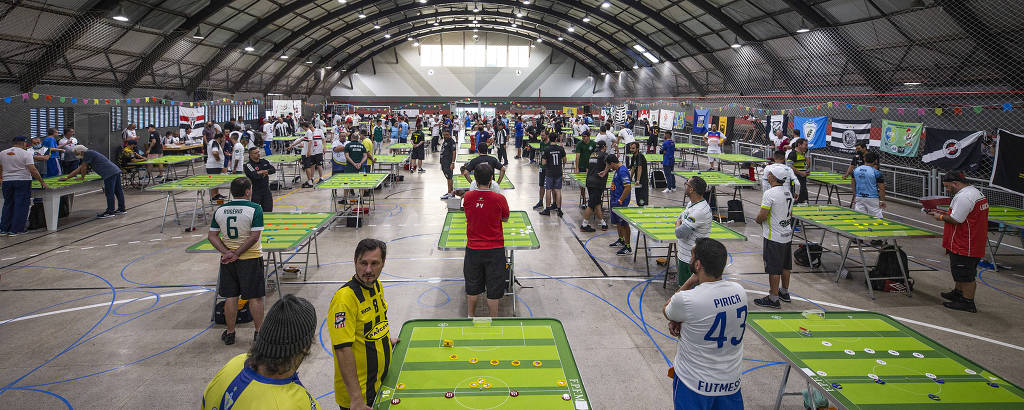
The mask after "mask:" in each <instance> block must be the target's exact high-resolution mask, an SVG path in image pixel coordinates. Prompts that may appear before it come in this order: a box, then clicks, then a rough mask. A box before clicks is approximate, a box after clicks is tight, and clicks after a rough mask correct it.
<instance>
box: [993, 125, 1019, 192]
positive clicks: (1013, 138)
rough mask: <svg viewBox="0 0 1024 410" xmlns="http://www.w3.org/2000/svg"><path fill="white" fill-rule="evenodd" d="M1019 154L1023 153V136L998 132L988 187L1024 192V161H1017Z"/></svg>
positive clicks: (1003, 131)
mask: <svg viewBox="0 0 1024 410" xmlns="http://www.w3.org/2000/svg"><path fill="white" fill-rule="evenodd" d="M1021 152H1024V135H1020V134H1014V133H1012V132H1009V131H1007V130H1003V129H1001V130H999V136H998V138H996V157H995V163H994V164H993V165H992V177H991V178H990V179H989V185H992V186H995V187H999V188H1003V189H1007V190H1010V191H1013V192H1024V161H1021V160H1020V159H1019V157H1020V153H1021Z"/></svg>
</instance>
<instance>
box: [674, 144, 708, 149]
mask: <svg viewBox="0 0 1024 410" xmlns="http://www.w3.org/2000/svg"><path fill="white" fill-rule="evenodd" d="M676 149H704V146H703V145H697V144H686V143H683V144H676Z"/></svg>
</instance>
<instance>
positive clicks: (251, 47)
mask: <svg viewBox="0 0 1024 410" xmlns="http://www.w3.org/2000/svg"><path fill="white" fill-rule="evenodd" d="M245 51H248V52H250V53H251V52H253V51H256V49H255V48H253V46H252V45H248V46H245Z"/></svg>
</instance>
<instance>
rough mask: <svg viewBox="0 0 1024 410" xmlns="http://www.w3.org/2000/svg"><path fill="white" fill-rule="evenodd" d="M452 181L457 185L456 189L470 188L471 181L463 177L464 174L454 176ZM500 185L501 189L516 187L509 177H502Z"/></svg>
mask: <svg viewBox="0 0 1024 410" xmlns="http://www.w3.org/2000/svg"><path fill="white" fill-rule="evenodd" d="M452 183H453V186H454V187H455V190H468V189H469V185H470V183H469V182H466V178H463V177H462V175H455V176H454V177H453V178H452ZM492 183H493V181H492ZM498 187H499V188H501V189H516V187H515V185H513V184H512V181H510V180H509V179H508V178H505V179H502V180H501V184H498Z"/></svg>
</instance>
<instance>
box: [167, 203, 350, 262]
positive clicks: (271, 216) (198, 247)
mask: <svg viewBox="0 0 1024 410" xmlns="http://www.w3.org/2000/svg"><path fill="white" fill-rule="evenodd" d="M333 216H334V215H333V214H330V213H291V212H268V213H265V214H263V235H262V236H260V246H261V247H262V249H263V251H264V252H273V251H286V250H290V249H294V248H295V247H297V246H299V245H300V244H301V243H302V241H304V240H306V238H307V237H309V235H312V234H313V232H315V231H316V230H317V229H319V228H320V227H321V226H323V225H324V224H325V223H327V221H328V220H330V219H331V217H333ZM185 252H189V253H208V252H217V250H216V249H214V248H213V245H211V244H210V241H209V240H207V239H203V240H202V241H199V242H196V243H195V244H193V245H192V246H189V247H188V249H186V250H185Z"/></svg>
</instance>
